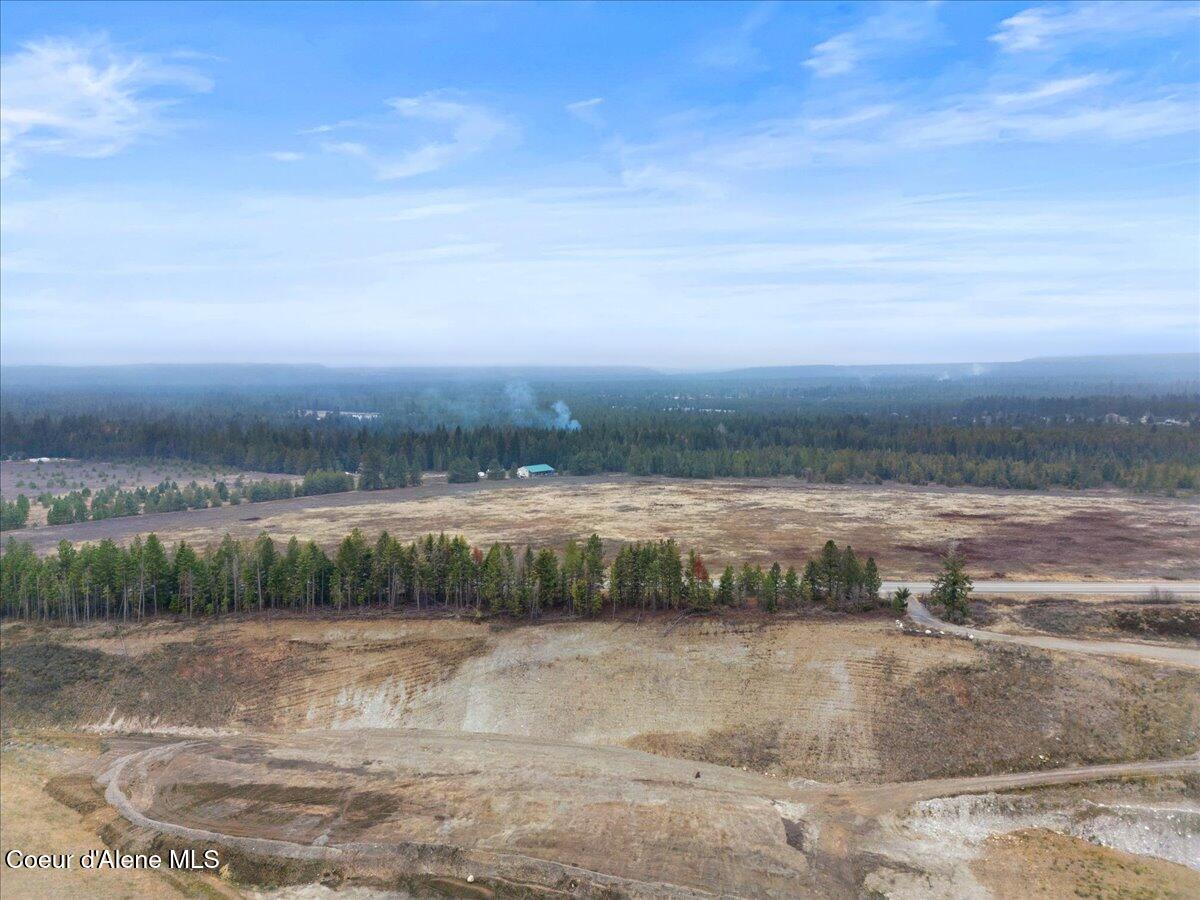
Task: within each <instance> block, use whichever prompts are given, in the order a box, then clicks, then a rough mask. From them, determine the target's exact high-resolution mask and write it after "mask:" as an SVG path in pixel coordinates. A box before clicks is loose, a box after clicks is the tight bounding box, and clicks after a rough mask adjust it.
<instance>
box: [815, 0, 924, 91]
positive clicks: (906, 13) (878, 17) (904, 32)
mask: <svg viewBox="0 0 1200 900" xmlns="http://www.w3.org/2000/svg"><path fill="white" fill-rule="evenodd" d="M936 33H937V4H935V3H930V2H921V3H889V4H887V5H885V6H883V7H882V8H881V10H880V12H877V13H875V14H873V15H871V16H869V17H868V18H866V19H865V20H864V21H863V22H862V23H861V24H859V25H857V26H855V27H854V28H851V29H849V30H847V31H843V32H841V33H840V34H835V35H834V36H833V37H831V38H829V39H828V40H825V41H822V42H821V43H819V44H817V45H816V46H815V47H813V49H812V54H811V55H810V56H809V57H808V59H806V60H805V61H804V65H806V66H807V67H808V68H810V69H812V70H813V72H814V73H816V74H817V75H818V76H819V77H821V78H830V77H832V76H835V75H845V74H848V73H850V72H853V71H854V70H855V69H857V68H858V67H859V66H860V64H862V63H863V62H865V61H866V60H869V59H873V58H876V57H881V56H886V55H889V54H891V53H894V52H896V51H897V50H898V49H900V48H903V47H905V46H907V45H911V44H913V43H916V42H919V41H923V40H927V39H928V38H930V37H932V36H933V35H935V34H936Z"/></svg>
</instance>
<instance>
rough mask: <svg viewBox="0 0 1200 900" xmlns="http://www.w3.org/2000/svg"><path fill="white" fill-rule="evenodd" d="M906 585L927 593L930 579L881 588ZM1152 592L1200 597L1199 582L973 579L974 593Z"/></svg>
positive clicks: (1126, 594) (1119, 594)
mask: <svg viewBox="0 0 1200 900" xmlns="http://www.w3.org/2000/svg"><path fill="white" fill-rule="evenodd" d="M902 587H904V588H908V589H909V590H910V591H912V592H913V593H914V594H927V593H929V591H930V590H931V589H932V588H933V582H931V581H885V582H884V583H883V590H884V591H894V590H896V589H898V588H902ZM1153 591H1162V592H1164V593H1171V594H1177V595H1180V596H1185V597H1194V596H1200V581H1170V580H1166V579H1159V580H1156V581H994V580H993V581H979V580H977V581H975V593H976V594H982V595H987V594H1055V595H1057V594H1075V595H1083V596H1092V595H1095V596H1104V597H1137V596H1144V595H1146V594H1149V593H1151V592H1153Z"/></svg>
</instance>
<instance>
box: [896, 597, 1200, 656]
mask: <svg viewBox="0 0 1200 900" xmlns="http://www.w3.org/2000/svg"><path fill="white" fill-rule="evenodd" d="M908 616H909V618H911V619H912V620H913V621H914V622H916V623H917V624H918V625H921V626H922V627H925V628H931V629H932V628H936V629H938V630H939V631H945V632H947V633H949V634H958V635H963V636H964V637H970V638H971V639H972V640H976V641H997V642H999V643H1003V644H1023V645H1025V646H1026V647H1037V648H1039V649H1041V650H1065V651H1067V652H1068V653H1092V654H1096V655H1099V656H1115V657H1120V658H1125V659H1130V658H1132V659H1142V660H1146V661H1147V662H1155V663H1165V664H1167V665H1171V666H1182V667H1184V668H1189V669H1200V650H1197V649H1194V648H1190V647H1164V646H1161V645H1158V644H1139V643H1136V642H1134V641H1083V640H1072V639H1071V638H1059V637H1049V636H1047V635H1040V634H1001V633H1000V632H997V631H987V630H984V629H982V628H972V627H970V626H966V625H951V624H950V623H949V622H943V621H942V620H941V619H939V618H937V617H936V616H935V615H933V613H931V612H930V611H929V610H928V609H927V608H926V606H925V604H924V603H922V602H921V601H920V600H917V599H915V598H914V599H912V600H909V602H908Z"/></svg>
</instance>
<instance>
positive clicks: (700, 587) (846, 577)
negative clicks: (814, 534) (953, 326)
mask: <svg viewBox="0 0 1200 900" xmlns="http://www.w3.org/2000/svg"><path fill="white" fill-rule="evenodd" d="M879 589H880V577H879V572H878V569H877V567H876V565H875V560H874V559H873V558H868V559H867V560H866V561H865V562H864V561H861V560H860V559H859V557H858V556H857V555H856V554H855V552H854V550H853V549H851V548H850V547H848V546H847V547H845V548H840V547H838V546H837V544H835V543H834V542H833V541H829V542H827V543H826V544H825V546H824V548H823V549H822V550H821V552H820V554H819V555H818V556H817V557H816V558H815V559H811V560H809V561H808V562H807V564H806V565H805V566H804V567H803V568H802V570H801V571H800V572H797V570H796V569H795V568H793V567H788V568H787V569H786V570H785V569H783V568H782V567H781V566H780V565H779V563H775V564H774V565H772V566H770V567H769V568H767V569H765V570H764V569H763V568H762V567H761V566H753V565H750V564H749V563H747V564H745V565H743V566H742V567H741V568H740V569H735V568H734V567H732V566H728V567H726V568H725V569H724V571H723V572H722V573H721V574H720V575H719V576H718V577H717V578H716V579H714V578H713V577H712V576H711V575H710V573H709V571H708V568H707V566H706V565H705V562H704V560H703V558H702V557H701V556H700V555H699V554H698V553H697V552H696V551H695V550H689V551H688V552H687V553H686V554H685V553H684V552H683V551H682V550H681V549H680V547H679V545H678V544H677V543H676V542H675V541H674V540H662V541H649V542H645V543H634V544H625V545H623V546H621V547H620V549H619V550H618V551H617V553H616V555H615V557H614V558H613V560H612V562H611V564H606V562H605V556H604V548H603V545H602V543H601V540H600V538H599V536H598V535H596V534H593V535H592V536H591V537H589V538H588V539H587V540H586V541H584V542H582V543H580V542H577V541H570V542H568V543H567V544H566V546H565V547H564V548H563V549H562V551H561V552H560V553H556V552H555V551H554V550H552V549H550V548H542V549H539V550H535V549H534V548H532V547H529V546H526V547H525V548H524V550H523V551H521V552H518V551H517V550H516V549H515V548H514V547H512V546H511V545H510V544H493V545H492V546H491V547H489V548H488V549H487V550H486V551H484V550H482V549H480V548H477V547H472V546H471V545H470V544H469V543H468V542H467V540H466V539H465V538H463V537H461V536H456V537H448V536H447V535H445V534H439V535H433V534H428V535H425V536H424V537H422V538H420V539H418V540H415V541H411V542H408V543H405V542H402V541H398V540H396V539H395V538H393V537H392V536H391V535H389V534H388V533H387V532H383V533H382V534H380V535H379V537H378V539H376V540H375V541H374V542H372V541H369V540H368V539H367V538H366V537H365V536H364V535H363V534H362V532H361V531H359V530H358V529H355V530H354V531H352V532H351V533H350V534H348V535H347V536H346V537H345V538H344V539H343V540H342V541H341V543H340V544H339V545H338V547H337V550H336V551H335V552H334V553H333V554H332V556H330V555H329V554H327V553H326V552H325V551H324V550H322V549H321V547H319V546H318V545H317V544H316V543H314V542H311V541H310V542H307V543H302V542H301V541H299V540H297V539H296V538H292V539H291V540H290V541H288V542H287V544H286V545H284V546H282V547H280V546H279V545H278V544H276V542H275V541H274V540H273V539H272V538H271V537H270V536H269V535H267V534H266V533H263V534H261V535H259V536H258V537H257V538H255V539H253V540H246V541H237V540H234V539H233V538H232V537H230V536H229V535H226V536H225V538H224V539H223V540H222V541H221V542H220V544H217V545H215V546H214V545H210V546H208V547H205V548H202V549H199V550H197V549H196V548H195V547H193V546H192V545H190V544H188V543H187V542H185V541H180V542H178V543H177V544H176V545H175V546H174V547H173V548H170V549H168V548H167V547H166V546H165V545H164V544H163V543H162V541H160V540H159V539H158V537H157V536H156V535H154V534H150V535H149V536H147V537H146V539H145V540H142V539H141V538H140V537H138V538H135V539H134V540H133V542H132V543H131V544H130V545H129V546H128V547H121V546H118V545H117V544H116V543H115V542H113V541H111V540H105V541H101V542H100V543H98V544H84V545H83V546H81V547H78V548H77V547H75V546H74V545H72V544H71V543H70V542H68V541H63V542H62V543H60V544H59V547H58V550H57V552H56V553H53V554H51V555H49V556H46V557H44V558H43V557H39V556H38V555H37V554H36V553H34V551H33V549H32V547H31V546H30V545H29V544H27V543H19V542H17V541H15V540H12V539H10V541H9V543H8V545H7V547H6V549H5V552H4V555H3V557H0V593H2V597H0V600H2V607H0V610H2V612H3V615H5V616H7V617H12V618H20V619H26V620H37V621H58V622H65V623H82V622H91V621H97V620H104V621H111V620H114V619H115V620H120V621H134V620H141V619H144V618H146V617H149V616H155V615H159V614H164V613H166V614H173V615H181V616H188V617H195V616H208V615H222V614H226V613H231V612H238V611H254V610H257V611H266V610H282V609H286V610H295V611H314V610H319V609H333V610H345V609H355V608H363V607H376V608H386V609H389V610H397V609H403V608H411V609H415V610H418V611H420V610H429V609H450V610H454V611H457V612H474V613H476V614H490V615H504V616H511V617H518V618H531V619H536V618H538V617H540V616H542V615H545V614H548V613H557V614H564V613H565V614H573V615H579V616H595V615H600V614H602V613H604V612H612V613H614V614H615V613H617V612H620V611H622V610H637V611H641V612H653V611H658V610H695V611H702V612H709V611H713V610H719V609H729V608H736V607H743V606H748V605H751V604H756V605H757V606H758V607H759V608H761V609H763V610H766V611H767V612H776V611H778V610H781V609H798V608H801V607H803V606H805V605H810V604H814V603H824V604H827V605H829V606H830V607H833V608H836V609H841V610H851V609H868V608H871V607H873V606H875V605H877V604H878V603H879Z"/></svg>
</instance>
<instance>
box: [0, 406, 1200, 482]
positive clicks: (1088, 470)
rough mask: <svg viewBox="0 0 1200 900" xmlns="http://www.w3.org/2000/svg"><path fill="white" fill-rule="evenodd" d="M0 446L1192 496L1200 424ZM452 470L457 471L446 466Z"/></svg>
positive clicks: (178, 427)
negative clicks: (1118, 490) (1119, 490)
mask: <svg viewBox="0 0 1200 900" xmlns="http://www.w3.org/2000/svg"><path fill="white" fill-rule="evenodd" d="M2 424H3V427H2V428H0V452H2V453H4V454H5V455H8V456H14V455H15V456H34V455H46V456H70V457H77V458H84V459H128V458H145V457H150V458H154V459H183V460H190V461H195V462H202V463H206V464H212V465H221V466H230V467H237V468H244V469H256V470H259V471H271V472H285V473H294V474H304V473H308V472H314V471H325V472H334V473H343V472H359V473H360V480H361V476H362V475H366V476H368V477H367V478H366V479H365V482H364V483H365V484H366V485H367V486H368V489H369V488H371V487H380V486H387V485H388V484H397V483H403V479H402V477H401V475H400V472H401V470H403V472H404V473H412V472H421V471H439V472H445V471H448V470H451V468H452V467H455V468H456V469H458V468H460V469H461V473H462V478H463V479H470V478H475V477H477V475H476V474H475V473H477V472H479V471H487V470H489V469H493V468H496V469H512V468H514V467H516V466H519V465H524V464H528V463H533V462H544V463H549V464H550V465H552V466H554V467H555V468H556V469H558V470H559V471H561V472H566V473H571V474H579V475H587V474H594V473H598V472H629V473H632V474H639V475H667V476H675V477H689V478H708V477H713V476H750V477H757V476H780V475H790V476H797V477H802V478H808V479H811V480H814V481H827V482H833V483H838V482H845V481H887V480H894V481H901V482H907V483H913V484H923V483H940V484H947V485H979V486H988V487H1001V488H1025V489H1041V488H1049V487H1063V488H1091V487H1102V486H1106V485H1111V486H1116V487H1123V488H1128V489H1132V490H1138V491H1166V492H1171V491H1193V490H1196V489H1197V488H1200V429H1197V428H1192V427H1186V426H1159V425H1140V424H1137V423H1134V424H1131V425H1127V426H1113V425H1104V424H1099V423H1095V422H1075V423H1071V424H1066V423H1062V422H1053V423H1043V424H1038V423H1036V422H1031V423H1028V424H1025V425H1022V426H1019V427H1016V426H1013V425H1011V424H1008V423H993V424H983V423H981V422H978V421H976V422H973V423H970V424H967V423H960V422H957V421H954V422H950V421H938V422H930V421H919V420H910V419H907V418H901V417H891V416H866V415H830V416H812V415H802V414H784V413H771V414H740V413H739V414H728V415H720V416H716V415H712V414H705V413H700V412H670V413H664V412H662V411H657V412H654V411H647V410H639V409H630V410H609V411H607V412H604V413H602V414H601V413H598V414H597V415H595V416H594V417H593V418H592V419H589V420H588V421H587V422H586V423H585V427H584V428H582V429H580V430H576V431H567V430H554V429H546V428H526V427H516V426H495V425H488V426H483V427H479V428H473V429H466V430H464V429H462V428H452V429H448V428H445V427H441V426H439V427H437V428H434V429H432V430H429V431H421V432H416V431H405V430H395V429H393V428H391V427H389V426H387V425H386V424H378V425H375V426H373V427H370V428H368V427H365V426H364V427H361V428H352V427H346V426H345V425H339V424H337V423H329V422H321V423H311V422H306V421H304V420H298V421H285V420H282V419H272V418H269V417H249V416H246V415H242V414H238V413H233V414H230V415H226V416H218V415H216V414H211V415H197V416H190V417H183V416H177V415H156V416H152V417H150V416H133V415H126V416H123V417H122V416H117V415H104V414H77V415H51V414H48V413H45V414H37V413H28V414H20V415H18V414H15V413H13V412H11V411H9V412H7V413H5V415H4V418H3V423H2ZM456 463H458V464H461V465H460V466H457V467H456V466H455V464H456Z"/></svg>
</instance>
